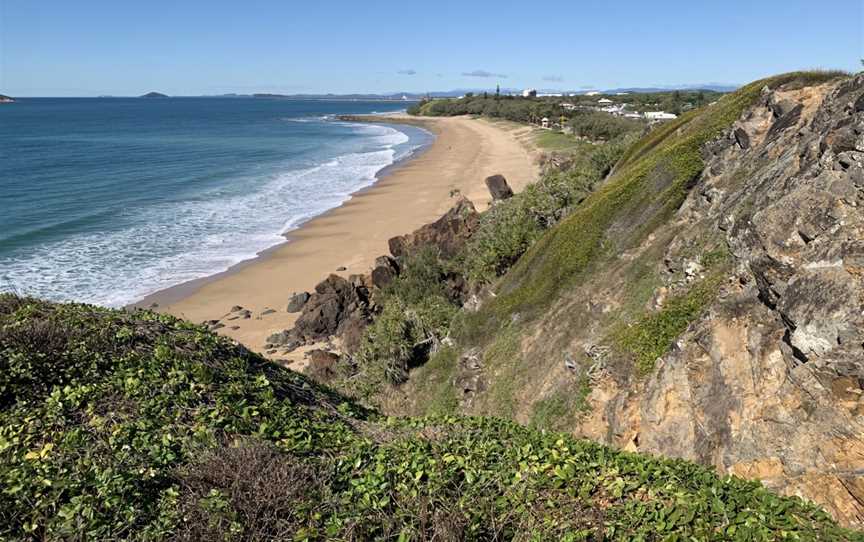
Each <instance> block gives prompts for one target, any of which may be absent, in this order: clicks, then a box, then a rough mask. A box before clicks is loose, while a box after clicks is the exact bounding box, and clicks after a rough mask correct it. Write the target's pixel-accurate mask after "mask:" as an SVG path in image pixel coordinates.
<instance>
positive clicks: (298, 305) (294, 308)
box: [287, 292, 309, 312]
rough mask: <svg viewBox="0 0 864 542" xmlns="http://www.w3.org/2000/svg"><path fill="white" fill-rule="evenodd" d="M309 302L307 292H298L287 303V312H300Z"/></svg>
mask: <svg viewBox="0 0 864 542" xmlns="http://www.w3.org/2000/svg"><path fill="white" fill-rule="evenodd" d="M307 301H309V292H300V293H299V294H294V295H292V296H291V301H289V302H288V308H287V311H288V312H300V311H302V310H303V307H304V305H306V302H307Z"/></svg>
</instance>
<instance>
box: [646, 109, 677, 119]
mask: <svg viewBox="0 0 864 542" xmlns="http://www.w3.org/2000/svg"><path fill="white" fill-rule="evenodd" d="M644 116H645V118H646V119H648V120H673V119H677V118H678V115H676V114H674V113H667V112H665V111H646V112H645V115H644Z"/></svg>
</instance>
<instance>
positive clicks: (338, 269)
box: [336, 265, 348, 271]
mask: <svg viewBox="0 0 864 542" xmlns="http://www.w3.org/2000/svg"><path fill="white" fill-rule="evenodd" d="M336 271H348V268H347V267H345V266H344V265H340V266H339V267H337V268H336Z"/></svg>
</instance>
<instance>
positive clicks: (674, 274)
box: [394, 74, 864, 527]
mask: <svg viewBox="0 0 864 542" xmlns="http://www.w3.org/2000/svg"><path fill="white" fill-rule="evenodd" d="M862 203H864V76H856V77H853V78H845V79H842V80H837V79H831V78H820V77H814V76H812V75H808V74H792V75H790V76H784V77H779V78H774V79H770V80H765V81H761V82H757V83H755V84H753V85H750V86H748V87H745V88H743V89H742V90H741V91H739V92H737V93H735V94H732V95H729V96H727V97H724V98H723V99H721V100H720V101H718V102H717V103H715V104H712V105H711V106H708V107H707V108H704V109H703V110H701V111H699V112H696V113H692V114H689V115H685V116H684V117H683V118H681V119H679V120H678V121H676V122H674V123H671V124H669V125H666V126H664V127H661V128H657V129H655V130H654V131H653V132H652V133H650V134H649V135H647V136H646V137H645V138H643V140H642V141H641V142H639V143H637V144H636V145H635V146H634V147H633V148H632V149H630V151H628V153H627V154H626V156H625V157H624V158H623V159H622V160H621V161H620V162H619V163H618V165H617V166H616V168H615V172H614V173H613V174H612V175H611V176H610V177H609V178H608V179H607V180H606V181H605V182H604V184H603V185H602V186H601V187H600V188H599V189H598V190H596V191H595V193H594V194H592V196H591V197H589V198H588V199H587V200H585V201H584V202H583V203H582V204H581V205H580V207H579V208H577V209H576V210H575V211H574V212H573V214H572V215H571V216H570V217H569V218H567V219H566V220H564V221H562V222H561V223H560V224H559V225H558V226H557V227H555V228H553V229H552V230H550V231H549V232H548V233H547V234H546V235H545V236H544V237H543V238H541V239H540V241H539V242H537V243H536V244H535V245H534V246H533V247H532V248H531V249H530V250H529V252H528V253H527V254H526V255H525V256H523V257H522V258H521V259H520V261H519V262H518V263H517V265H516V266H515V267H514V268H513V269H512V270H511V271H510V272H509V273H508V274H507V275H506V276H504V277H503V278H502V279H501V281H500V282H498V283H496V284H494V285H492V288H491V289H490V291H491V294H489V295H488V296H487V298H486V300H485V301H484V303H483V305H482V307H481V308H480V309H479V310H478V311H477V312H475V313H471V314H468V315H466V317H465V318H464V319H462V320H461V321H460V326H461V327H460V329H459V330H458V331H457V332H455V333H454V337H455V340H456V346H455V348H454V350H455V352H450V353H448V354H447V355H446V356H438V357H437V358H433V360H432V361H431V362H430V363H429V364H428V365H427V366H424V367H422V368H421V369H418V370H416V371H414V373H413V374H412V377H411V382H410V383H409V385H408V386H406V387H403V389H402V390H401V395H400V396H399V397H398V399H397V400H395V402H394V408H409V409H411V410H413V411H419V412H423V411H429V410H435V409H436V408H438V407H439V406H440V405H442V404H449V405H453V406H454V407H455V409H456V410H459V411H463V412H470V413H476V414H498V415H508V416H511V417H513V418H515V419H517V420H519V421H521V422H523V423H528V424H532V425H536V426H540V427H548V428H552V429H564V430H568V431H571V432H573V433H575V434H576V435H579V436H586V437H590V438H592V439H595V440H598V441H601V442H605V443H609V444H613V445H615V446H617V447H620V448H625V449H630V450H638V451H643V452H650V453H656V454H662V455H665V456H672V457H681V458H686V459H689V460H693V461H697V462H700V463H702V464H706V465H710V466H713V467H714V468H716V469H717V470H718V471H720V472H723V473H732V474H737V475H741V476H744V477H756V478H759V479H761V480H762V481H763V482H764V483H765V484H766V485H767V486H768V487H770V488H772V489H775V490H776V491H778V492H780V493H784V494H790V495H800V496H803V497H805V498H807V499H810V500H813V501H815V502H817V503H819V504H821V505H822V506H824V507H825V508H826V509H827V510H829V511H830V512H831V513H832V514H833V515H834V516H835V517H836V518H837V519H838V520H839V521H841V522H842V523H844V524H847V525H852V526H857V527H861V526H862V525H864V416H862V415H864V399H862V395H864V391H862V388H864V326H862V323H864V276H862V272H864V214H862V212H861V207H860V206H861V205H862ZM442 398H443V399H442Z"/></svg>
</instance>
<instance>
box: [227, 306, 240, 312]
mask: <svg viewBox="0 0 864 542" xmlns="http://www.w3.org/2000/svg"><path fill="white" fill-rule="evenodd" d="M242 310H243V307H241V306H240V305H234V306H233V307H231V310H230V311H228V312H240V311H242Z"/></svg>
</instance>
